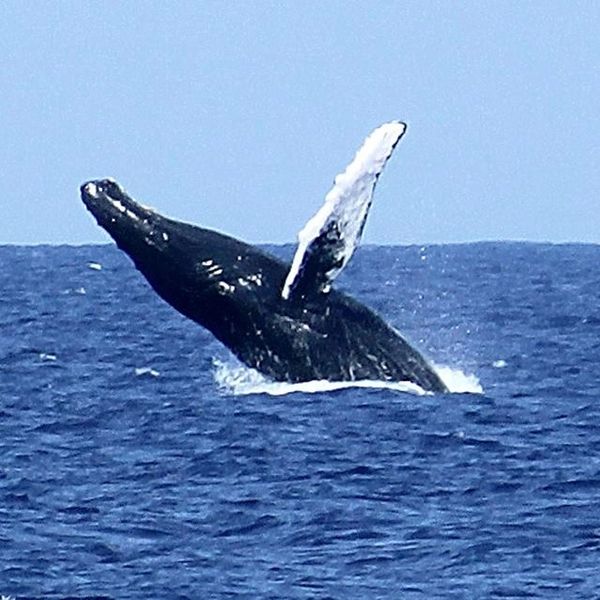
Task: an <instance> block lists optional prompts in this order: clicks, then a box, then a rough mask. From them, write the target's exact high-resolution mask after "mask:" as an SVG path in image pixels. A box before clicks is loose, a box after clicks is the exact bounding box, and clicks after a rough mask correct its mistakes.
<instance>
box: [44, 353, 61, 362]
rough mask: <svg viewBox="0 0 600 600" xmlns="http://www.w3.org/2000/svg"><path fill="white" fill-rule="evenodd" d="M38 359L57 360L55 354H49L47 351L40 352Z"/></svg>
mask: <svg viewBox="0 0 600 600" xmlns="http://www.w3.org/2000/svg"><path fill="white" fill-rule="evenodd" d="M40 360H46V361H50V362H54V361H56V360H58V356H56V354H49V353H46V352H40Z"/></svg>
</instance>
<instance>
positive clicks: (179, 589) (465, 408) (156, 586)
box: [0, 243, 600, 600]
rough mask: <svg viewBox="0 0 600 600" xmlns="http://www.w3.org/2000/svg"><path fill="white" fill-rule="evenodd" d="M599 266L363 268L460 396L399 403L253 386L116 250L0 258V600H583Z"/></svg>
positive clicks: (476, 263) (408, 263)
mask: <svg viewBox="0 0 600 600" xmlns="http://www.w3.org/2000/svg"><path fill="white" fill-rule="evenodd" d="M272 250H273V251H274V252H276V253H278V254H280V255H282V256H286V257H288V258H289V257H290V256H291V254H292V250H293V249H292V248H291V247H286V248H272ZM599 265H600V246H593V245H545V244H513V243H501V244H495V243H489V244H488V243H486V244H469V245H455V246H429V247H422V248H421V247H365V248H362V249H360V250H359V252H358V253H357V255H356V256H355V258H354V259H353V261H352V263H351V265H349V267H348V269H347V271H346V272H345V273H344V274H343V275H342V276H341V277H340V280H339V285H340V286H341V287H343V288H345V289H346V290H348V291H349V292H350V293H352V294H353V295H354V296H356V297H358V298H359V299H361V300H362V301H364V302H365V303H366V304H368V305H369V306H371V307H372V308H374V309H375V310H376V311H378V312H379V313H380V314H382V315H383V316H385V318H386V319H387V320H388V321H389V322H390V323H392V324H393V325H394V326H396V327H397V328H398V329H400V330H401V331H402V332H403V333H404V334H405V335H406V336H407V337H408V338H409V339H411V340H412V341H413V342H414V343H415V344H416V345H417V346H418V347H419V348H420V349H421V350H422V351H423V352H424V353H425V354H426V355H427V356H428V357H429V358H430V359H432V360H433V361H434V362H435V364H436V365H438V367H439V368H440V370H441V372H442V373H443V376H444V377H445V378H446V380H447V381H448V382H449V383H450V385H451V386H452V389H454V390H456V392H458V391H460V390H462V391H463V392H465V393H452V394H447V395H422V394H418V393H416V392H417V390H410V389H408V390H406V391H402V390H400V389H394V388H386V387H383V388H382V387H379V388H377V387H376V386H374V387H345V388H343V389H333V387H334V386H328V385H327V383H326V382H317V383H313V384H309V385H306V386H286V385H285V384H273V383H268V382H265V381H263V380H261V379H260V378H257V377H256V376H255V375H254V374H253V373H252V372H249V371H248V370H247V369H244V368H242V367H240V366H239V365H237V364H236V363H235V361H234V360H233V359H232V358H231V357H230V356H229V354H228V353H227V351H226V350H224V349H223V348H222V347H221V346H220V345H219V344H218V343H217V342H216V341H214V340H213V339H212V337H211V336H210V334H208V333H207V332H206V331H204V330H203V329H201V328H200V327H198V326H197V325H195V324H194V323H192V322H190V321H187V320H185V319H184V318H183V317H181V316H180V315H179V314H178V313H176V312H175V311H174V310H173V309H171V308H170V307H169V306H167V305H166V304H164V303H163V302H162V301H161V300H160V299H159V298H158V297H157V296H156V295H155V294H154V293H153V292H152V291H151V290H150V289H149V287H148V286H147V284H146V283H145V281H144V280H143V278H142V276H141V275H140V274H139V273H138V272H137V271H136V270H135V269H134V268H133V266H132V264H131V263H130V261H129V259H128V258H127V257H126V256H124V255H123V254H121V253H120V252H119V251H118V250H117V249H116V248H115V247H113V246H111V245H108V246H84V247H0V281H1V290H2V293H1V295H0V333H1V335H0V595H4V596H9V595H10V596H12V597H16V598H17V600H18V599H25V598H40V599H42V598H44V599H46V598H56V599H58V598H67V597H68V598H92V597H93V598H96V597H101V598H110V599H125V598H135V599H137V598H140V599H142V598H144V599H147V598H170V599H171V598H172V599H180V598H190V599H194V600H195V599H203V598H215V599H234V598H235V599H237V598H248V599H256V598H261V599H263V598H265V599H267V598H268V599H280V598H283V599H288V598H289V599H309V598H310V599H313V598H314V599H317V598H318V599H336V600H337V599H340V600H341V599H357V600H358V599H360V600H364V599H377V598H386V599H387V598H389V599H398V598H403V599H404V598H407V599H431V598H445V599H446V598H456V599H459V598H461V599H462V598H561V599H563V598H578V599H581V598H600V268H599Z"/></svg>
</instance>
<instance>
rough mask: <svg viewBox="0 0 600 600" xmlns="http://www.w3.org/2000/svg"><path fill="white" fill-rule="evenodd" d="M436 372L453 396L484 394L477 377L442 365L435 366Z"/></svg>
mask: <svg viewBox="0 0 600 600" xmlns="http://www.w3.org/2000/svg"><path fill="white" fill-rule="evenodd" d="M433 368H434V369H435V372H436V373H437V374H438V375H439V376H440V379H441V380H442V381H443V382H444V383H445V384H446V387H447V388H448V390H449V391H450V393H451V394H483V393H484V392H483V387H482V386H481V383H479V379H478V377H477V375H475V374H473V373H465V372H464V371H461V370H460V369H454V368H452V367H445V366H442V365H435V364H434V365H433Z"/></svg>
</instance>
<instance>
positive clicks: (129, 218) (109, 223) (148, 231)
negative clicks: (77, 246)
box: [80, 179, 168, 253]
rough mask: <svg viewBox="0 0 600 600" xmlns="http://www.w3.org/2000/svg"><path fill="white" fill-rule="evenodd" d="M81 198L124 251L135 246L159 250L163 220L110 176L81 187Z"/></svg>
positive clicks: (128, 250) (162, 240)
mask: <svg viewBox="0 0 600 600" xmlns="http://www.w3.org/2000/svg"><path fill="white" fill-rule="evenodd" d="M80 189H81V199H82V200H83V203H84V204H85V205H86V207H87V209H88V210H89V211H90V212H91V213H92V214H93V215H94V217H95V218H96V221H97V222H98V225H100V226H101V227H103V228H104V229H105V230H106V231H107V232H108V233H109V234H110V235H111V237H112V238H113V239H114V240H115V241H116V242H117V244H118V245H119V247H121V248H122V249H123V250H125V251H126V252H128V253H135V252H132V251H134V250H135V248H136V247H148V246H149V247H151V248H154V249H158V250H159V249H160V248H161V247H163V246H164V244H165V242H166V241H167V239H168V234H167V233H166V232H165V225H166V223H163V221H166V219H164V218H163V217H161V216H160V215H157V214H156V213H155V212H154V211H153V210H151V209H150V208H146V207H145V206H142V205H141V204H138V203H137V202H136V201H135V200H133V199H132V198H131V197H130V196H129V195H128V194H127V192H125V190H124V189H123V188H122V187H121V186H120V185H119V184H118V183H117V182H116V181H114V180H113V179H96V180H93V181H88V182H86V183H84V184H83V185H82V186H81V188H80Z"/></svg>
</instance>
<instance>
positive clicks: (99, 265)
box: [88, 262, 102, 271]
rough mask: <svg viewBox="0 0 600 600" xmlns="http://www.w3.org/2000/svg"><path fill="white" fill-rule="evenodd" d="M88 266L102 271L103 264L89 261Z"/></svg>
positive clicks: (93, 269)
mask: <svg viewBox="0 0 600 600" xmlns="http://www.w3.org/2000/svg"><path fill="white" fill-rule="evenodd" d="M88 268H89V269H92V271H102V265H101V264H100V263H97V262H89V263H88Z"/></svg>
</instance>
